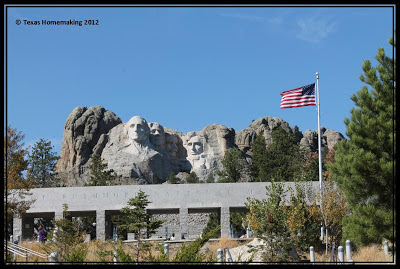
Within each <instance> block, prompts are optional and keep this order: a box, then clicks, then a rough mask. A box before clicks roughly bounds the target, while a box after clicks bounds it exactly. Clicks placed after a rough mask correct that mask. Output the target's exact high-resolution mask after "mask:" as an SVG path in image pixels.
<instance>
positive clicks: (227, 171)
mask: <svg viewBox="0 0 400 269" xmlns="http://www.w3.org/2000/svg"><path fill="white" fill-rule="evenodd" d="M243 162H244V159H243V155H242V152H241V151H240V150H239V149H237V148H232V149H229V150H228V151H227V152H225V155H224V158H223V159H222V160H221V163H222V165H223V166H224V169H223V170H222V171H218V172H217V174H218V176H219V177H220V179H219V181H218V182H221V183H227V182H238V181H240V178H241V173H242V170H243V167H244V163H243Z"/></svg>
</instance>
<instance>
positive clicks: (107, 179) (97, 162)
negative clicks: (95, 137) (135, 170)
mask: <svg viewBox="0 0 400 269" xmlns="http://www.w3.org/2000/svg"><path fill="white" fill-rule="evenodd" d="M90 158H91V159H92V164H91V165H89V169H90V182H89V184H87V186H110V185H115V184H116V179H117V175H116V174H115V172H114V170H112V169H110V170H105V169H107V164H106V163H103V162H102V160H101V157H100V156H99V155H98V154H92V156H90Z"/></svg>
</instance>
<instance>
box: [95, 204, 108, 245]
mask: <svg viewBox="0 0 400 269" xmlns="http://www.w3.org/2000/svg"><path fill="white" fill-rule="evenodd" d="M96 239H98V240H101V241H106V211H105V210H96Z"/></svg>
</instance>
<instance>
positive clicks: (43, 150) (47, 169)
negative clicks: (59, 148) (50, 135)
mask: <svg viewBox="0 0 400 269" xmlns="http://www.w3.org/2000/svg"><path fill="white" fill-rule="evenodd" d="M52 149H53V146H52V145H51V142H50V141H48V140H45V139H43V138H42V139H40V140H39V141H38V142H36V143H35V145H34V146H33V148H32V151H31V153H30V154H29V155H28V162H29V166H30V170H29V173H28V176H29V177H30V178H31V179H32V180H33V184H34V186H35V187H36V188H44V187H55V186H58V185H59V182H58V180H57V178H56V176H57V174H56V173H54V168H55V166H56V162H57V160H58V158H59V157H58V156H57V153H56V152H53V151H52Z"/></svg>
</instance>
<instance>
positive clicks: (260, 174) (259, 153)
mask: <svg viewBox="0 0 400 269" xmlns="http://www.w3.org/2000/svg"><path fill="white" fill-rule="evenodd" d="M251 150H252V152H253V160H252V164H251V166H250V174H251V176H252V177H253V179H254V181H264V180H263V179H264V178H265V168H266V166H267V145H266V144H265V137H264V134H263V132H260V133H259V134H258V135H257V137H256V139H254V141H253V143H252V145H251Z"/></svg>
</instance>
